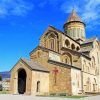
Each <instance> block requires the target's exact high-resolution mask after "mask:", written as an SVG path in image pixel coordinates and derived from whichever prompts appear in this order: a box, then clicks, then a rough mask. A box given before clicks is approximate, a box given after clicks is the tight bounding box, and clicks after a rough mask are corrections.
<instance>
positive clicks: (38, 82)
mask: <svg viewBox="0 0 100 100" xmlns="http://www.w3.org/2000/svg"><path fill="white" fill-rule="evenodd" d="M36 92H40V81H37V89H36Z"/></svg>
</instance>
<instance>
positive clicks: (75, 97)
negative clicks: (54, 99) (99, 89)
mask: <svg viewBox="0 0 100 100" xmlns="http://www.w3.org/2000/svg"><path fill="white" fill-rule="evenodd" d="M85 97H87V96H63V98H74V99H80V98H85Z"/></svg>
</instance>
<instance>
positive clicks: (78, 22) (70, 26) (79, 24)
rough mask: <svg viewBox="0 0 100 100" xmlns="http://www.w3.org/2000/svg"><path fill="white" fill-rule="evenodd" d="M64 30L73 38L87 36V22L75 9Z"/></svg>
mask: <svg viewBox="0 0 100 100" xmlns="http://www.w3.org/2000/svg"><path fill="white" fill-rule="evenodd" d="M64 31H65V33H66V34H67V35H68V36H70V37H72V38H73V39H79V38H81V39H83V38H85V24H84V22H83V21H82V19H81V18H80V17H79V16H78V14H77V13H76V11H75V10H74V9H73V10H72V13H71V14H70V16H69V18H68V19H67V21H66V23H65V24H64Z"/></svg>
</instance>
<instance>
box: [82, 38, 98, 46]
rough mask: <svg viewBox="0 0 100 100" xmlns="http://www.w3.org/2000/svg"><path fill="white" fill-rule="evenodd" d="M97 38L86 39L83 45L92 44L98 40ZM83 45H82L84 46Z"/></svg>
mask: <svg viewBox="0 0 100 100" xmlns="http://www.w3.org/2000/svg"><path fill="white" fill-rule="evenodd" d="M96 38H97V37H93V38H90V39H86V40H85V41H83V42H82V44H87V43H92V42H94V40H95V39H96ZM82 44H81V45H82Z"/></svg>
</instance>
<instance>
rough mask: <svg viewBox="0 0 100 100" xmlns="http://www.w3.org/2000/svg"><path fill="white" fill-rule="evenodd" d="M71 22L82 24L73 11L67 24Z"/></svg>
mask: <svg viewBox="0 0 100 100" xmlns="http://www.w3.org/2000/svg"><path fill="white" fill-rule="evenodd" d="M73 21H78V22H82V20H81V18H80V17H79V16H78V14H77V13H76V11H75V10H74V9H73V10H72V13H71V14H70V16H69V18H68V20H67V23H69V22H73Z"/></svg>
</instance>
